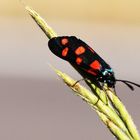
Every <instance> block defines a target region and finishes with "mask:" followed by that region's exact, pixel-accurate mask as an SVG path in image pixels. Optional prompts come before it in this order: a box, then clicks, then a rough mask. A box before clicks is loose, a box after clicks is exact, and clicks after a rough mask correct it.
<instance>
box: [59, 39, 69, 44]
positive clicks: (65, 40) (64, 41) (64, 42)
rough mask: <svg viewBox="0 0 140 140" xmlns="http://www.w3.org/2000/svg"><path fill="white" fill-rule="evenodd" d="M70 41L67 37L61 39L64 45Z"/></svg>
mask: <svg viewBox="0 0 140 140" xmlns="http://www.w3.org/2000/svg"><path fill="white" fill-rule="evenodd" d="M68 42H69V40H68V39H67V38H62V39H61V44H62V45H64V46H65V45H66V44H67V43H68Z"/></svg>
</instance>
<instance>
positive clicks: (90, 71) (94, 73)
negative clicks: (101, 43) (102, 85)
mask: <svg viewBox="0 0 140 140" xmlns="http://www.w3.org/2000/svg"><path fill="white" fill-rule="evenodd" d="M86 72H88V73H90V74H92V75H94V76H96V75H97V73H96V72H94V71H93V69H89V70H86Z"/></svg>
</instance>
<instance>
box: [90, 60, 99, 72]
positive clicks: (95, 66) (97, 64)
mask: <svg viewBox="0 0 140 140" xmlns="http://www.w3.org/2000/svg"><path fill="white" fill-rule="evenodd" d="M90 67H91V68H93V69H96V70H100V68H101V65H100V63H99V61H98V60H95V61H93V62H92V63H91V64H90Z"/></svg>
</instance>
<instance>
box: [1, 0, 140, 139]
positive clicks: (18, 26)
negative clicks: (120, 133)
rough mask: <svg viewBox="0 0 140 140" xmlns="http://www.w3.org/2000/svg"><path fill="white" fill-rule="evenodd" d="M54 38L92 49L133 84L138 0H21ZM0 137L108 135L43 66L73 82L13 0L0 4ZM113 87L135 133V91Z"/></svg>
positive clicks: (139, 116) (139, 40)
mask: <svg viewBox="0 0 140 140" xmlns="http://www.w3.org/2000/svg"><path fill="white" fill-rule="evenodd" d="M23 3H25V4H27V5H29V6H31V7H32V8H34V9H35V10H36V11H37V12H38V13H40V15H41V16H42V17H44V19H46V21H47V23H48V24H49V25H50V26H51V27H52V28H53V29H54V30H55V31H56V32H57V33H58V35H75V36H77V37H79V38H81V39H83V40H84V41H85V42H86V43H87V44H89V45H90V46H91V47H93V49H94V50H96V52H98V54H100V55H101V56H102V57H103V58H104V59H105V60H106V61H107V62H108V63H109V64H110V65H111V66H112V68H113V69H114V71H115V74H116V77H117V78H120V79H128V80H130V81H134V82H137V83H140V73H139V72H140V55H139V54H140V53H139V52H140V47H139V46H140V1H139V0H133V1H131V0H117V1H112V0H106V1H104V0H76V1H75V0H71V1H68V0H59V1H55V0H51V1H49V0H40V1H33V0H26V1H24V2H23ZM0 5H1V8H0V38H1V39H0V139H3V140H19V139H20V140H38V139H40V140H43V139H44V140H45V139H49V140H55V139H58V140H59V139H62V140H63V139H67V140H71V139H81V140H88V139H97V140H98V139H99V140H103V139H108V140H112V139H115V138H114V137H112V134H111V133H110V132H109V131H108V130H107V129H106V127H105V126H104V125H103V124H102V123H101V122H100V120H99V119H98V117H97V115H96V113H95V112H94V111H93V110H92V109H91V108H90V107H89V106H88V105H87V104H86V103H84V102H83V101H82V100H81V99H80V98H79V97H76V96H74V95H73V93H72V92H71V90H70V89H69V88H67V87H66V86H65V85H64V84H63V82H62V81H61V80H59V78H58V77H57V75H56V74H55V73H54V71H53V70H52V69H51V68H50V66H49V64H51V65H53V66H55V67H56V68H58V69H60V70H61V71H63V72H65V73H67V74H69V75H71V76H72V77H73V78H75V79H77V80H79V79H81V77H80V76H79V74H78V73H77V72H75V70H73V68H72V67H71V66H70V65H69V64H68V63H67V62H65V61H63V60H60V59H59V58H57V57H56V56H54V55H53V54H52V53H51V52H50V51H49V49H48V46H47V43H48V39H47V37H46V36H45V35H44V33H43V32H42V31H41V30H40V29H39V27H38V26H37V25H36V24H35V23H34V21H33V20H32V19H31V17H30V16H29V15H28V13H27V12H26V11H25V9H24V6H23V5H22V4H21V2H19V1H18V0H15V1H14V0H12V1H8V0H5V1H1V2H0ZM116 91H117V94H118V95H119V97H120V98H121V100H122V101H123V102H124V104H125V105H126V107H127V109H128V111H129V112H130V114H131V115H132V117H133V119H134V122H135V123H136V125H137V128H138V130H140V111H139V109H138V107H139V106H140V102H139V99H140V94H139V92H140V89H138V88H137V87H136V88H135V91H133V92H132V91H130V89H128V87H126V86H125V85H124V84H121V83H117V85H116Z"/></svg>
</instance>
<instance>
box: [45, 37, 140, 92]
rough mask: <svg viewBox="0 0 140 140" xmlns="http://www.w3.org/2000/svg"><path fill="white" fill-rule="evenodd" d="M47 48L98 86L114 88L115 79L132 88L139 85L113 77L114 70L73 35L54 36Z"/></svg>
mask: <svg viewBox="0 0 140 140" xmlns="http://www.w3.org/2000/svg"><path fill="white" fill-rule="evenodd" d="M48 46H49V49H50V50H51V51H52V52H53V53H54V54H55V55H56V56H58V57H60V58H62V59H64V60H66V61H68V62H69V63H70V64H72V66H74V68H76V70H78V71H79V72H80V73H82V74H83V75H84V78H87V79H89V80H91V81H93V82H94V83H96V84H97V85H98V86H99V87H103V85H104V84H107V85H108V87H110V88H115V84H116V81H120V82H123V83H125V84H126V85H127V86H128V87H129V88H130V89H132V90H134V88H133V86H132V85H131V84H133V85H136V86H138V87H140V85H138V84H136V83H134V82H131V81H126V80H118V79H116V78H115V75H114V72H113V70H112V68H111V67H110V65H109V64H107V63H106V62H105V61H104V60H103V59H102V58H101V57H100V56H99V55H98V54H97V53H96V52H95V51H94V50H93V49H92V48H91V47H89V46H88V45H87V44H86V43H85V42H83V41H82V40H80V39H78V38H76V37H75V36H60V37H54V38H52V39H50V40H49V42H48Z"/></svg>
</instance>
